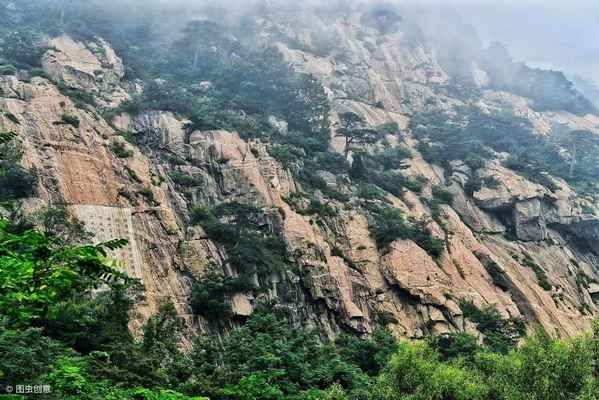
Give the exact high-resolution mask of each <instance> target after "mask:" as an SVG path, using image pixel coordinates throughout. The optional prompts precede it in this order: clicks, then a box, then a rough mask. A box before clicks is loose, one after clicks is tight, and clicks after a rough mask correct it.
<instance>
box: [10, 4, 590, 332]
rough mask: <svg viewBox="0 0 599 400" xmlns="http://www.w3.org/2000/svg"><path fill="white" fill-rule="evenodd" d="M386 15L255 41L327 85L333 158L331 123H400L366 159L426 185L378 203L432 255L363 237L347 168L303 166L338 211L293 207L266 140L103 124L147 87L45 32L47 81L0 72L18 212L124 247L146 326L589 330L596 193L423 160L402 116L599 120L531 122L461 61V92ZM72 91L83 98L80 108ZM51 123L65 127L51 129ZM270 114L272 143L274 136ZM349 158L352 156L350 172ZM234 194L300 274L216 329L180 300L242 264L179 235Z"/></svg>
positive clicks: (494, 165) (354, 16)
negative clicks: (438, 196)
mask: <svg viewBox="0 0 599 400" xmlns="http://www.w3.org/2000/svg"><path fill="white" fill-rule="evenodd" d="M388 21H392V18H390V16H389V15H384V14H381V13H378V14H376V13H375V14H372V13H370V14H369V13H368V12H367V11H365V10H362V9H358V10H355V12H350V13H348V14H347V15H344V16H335V17H330V16H328V17H326V18H325V17H323V16H317V15H313V14H310V13H309V12H308V11H307V12H306V15H295V16H293V18H289V17H285V16H282V15H278V14H275V13H273V14H272V15H269V16H267V17H265V18H262V19H260V20H259V21H257V26H258V29H259V30H260V32H261V35H260V37H261V40H262V41H263V42H264V43H263V44H265V45H268V46H272V47H275V48H277V49H278V50H279V51H280V52H281V53H282V54H283V56H284V58H285V60H286V61H287V62H289V63H290V64H291V65H292V66H293V68H294V69H295V70H297V71H300V72H304V73H309V74H312V75H313V76H314V77H316V79H317V80H318V82H320V84H321V85H322V86H323V87H324V88H325V91H326V93H327V96H328V100H329V102H330V105H331V120H332V126H333V129H332V132H331V139H332V141H331V147H332V148H333V149H334V150H335V151H336V152H338V153H340V154H343V152H344V150H345V149H344V145H345V142H344V140H343V138H342V137H340V136H338V135H337V134H336V131H335V129H336V127H338V126H339V125H338V124H336V123H338V122H339V120H340V117H339V116H340V115H342V114H343V113H347V112H352V113H355V114H357V115H359V116H361V117H362V118H363V119H364V121H365V124H367V125H369V126H380V125H382V124H389V123H396V124H397V126H398V128H399V129H398V131H396V132H388V133H387V136H386V138H385V139H384V140H383V141H381V142H379V144H370V145H366V146H365V149H362V150H363V151H371V150H373V149H376V148H377V146H379V147H381V146H382V147H394V146H399V145H401V146H403V147H405V148H409V149H410V153H411V157H410V158H407V159H405V160H404V161H402V165H401V168H397V170H398V171H399V173H400V174H401V176H403V177H405V178H406V179H409V180H413V181H420V182H422V183H423V184H422V187H421V188H419V189H418V190H412V189H410V188H409V187H406V188H404V189H403V190H402V192H401V193H399V194H401V196H400V195H399V194H398V193H395V195H394V194H391V193H388V192H386V193H384V202H385V203H386V204H390V205H391V206H392V207H393V208H396V209H399V210H401V211H402V212H403V214H404V215H405V216H406V217H414V218H415V219H418V220H423V221H426V227H427V229H428V230H429V231H430V232H431V233H432V236H433V237H435V238H438V239H440V240H442V241H443V251H442V253H441V254H440V255H439V256H438V257H437V256H433V255H431V254H429V253H428V252H427V251H426V250H425V249H423V248H422V247H421V246H419V245H418V244H417V243H416V241H413V240H410V239H409V238H407V239H398V240H395V241H393V242H392V243H390V245H389V246H388V248H387V249H381V248H380V246H377V243H376V242H375V240H374V239H373V237H372V233H371V230H369V226H370V225H371V224H372V218H371V215H369V213H368V210H367V208H365V207H363V206H362V205H363V202H364V200H363V199H361V198H360V197H359V196H358V195H357V194H356V187H355V185H354V184H353V183H352V180H351V178H350V177H349V176H348V175H347V174H346V173H344V174H334V173H331V172H329V171H326V170H325V169H323V170H321V171H316V172H317V174H318V175H319V176H320V177H322V178H323V180H324V181H325V182H326V185H327V187H329V188H332V189H334V190H336V191H338V192H341V193H344V194H346V195H347V196H348V200H347V201H344V200H340V199H331V198H328V197H327V196H326V195H325V194H323V193H322V191H321V190H316V191H315V192H313V193H309V194H310V195H313V196H314V197H315V198H316V199H319V201H320V202H321V203H326V204H327V206H328V207H330V208H332V209H333V210H334V212H331V213H329V214H330V215H325V216H319V215H314V214H309V213H305V212H302V210H301V209H299V208H298V207H297V204H295V203H294V202H292V201H290V198H293V194H294V193H301V192H306V191H309V190H311V189H308V188H305V187H304V186H303V185H302V183H301V182H299V181H298V180H297V179H296V177H295V174H294V173H293V171H292V170H291V169H290V168H289V166H284V165H283V164H282V163H281V162H280V161H278V160H277V159H276V158H273V157H272V156H271V150H272V149H273V147H275V145H274V144H273V143H271V142H270V141H269V140H268V138H262V139H261V140H259V139H251V140H250V139H243V138H242V137H243V136H242V135H240V134H239V133H238V132H233V131H225V130H210V131H206V130H195V131H191V132H190V131H189V129H188V125H187V123H188V122H189V121H188V120H187V119H186V118H185V117H184V116H182V115H178V114H176V113H173V112H170V111H164V110H160V109H156V110H152V111H144V112H142V113H139V114H137V115H134V114H130V113H127V112H120V110H119V111H118V112H117V113H116V114H117V115H115V113H112V114H110V113H107V112H106V111H109V110H111V109H115V107H117V106H118V105H119V104H120V103H121V102H122V101H124V100H126V99H128V98H130V97H131V96H134V95H136V94H137V93H140V92H141V91H143V87H142V85H140V84H137V83H136V82H130V81H125V80H124V74H125V67H126V66H125V65H124V63H123V61H122V60H121V59H120V58H119V55H118V54H117V53H116V52H115V51H114V50H113V49H112V47H111V45H110V43H108V42H106V41H104V40H102V39H95V40H87V41H78V40H75V39H73V38H71V37H68V36H60V37H56V38H53V39H51V41H50V44H51V46H50V50H48V51H47V52H46V54H45V56H44V58H43V68H44V71H45V75H46V76H45V77H39V76H38V77H33V78H30V77H28V76H23V74H18V75H17V76H3V77H0V88H1V89H2V97H1V98H0V109H1V110H2V111H3V113H2V116H0V119H1V122H2V125H3V126H4V127H5V128H6V129H8V130H12V131H15V132H17V133H19V135H20V138H21V140H22V141H23V147H24V157H23V164H24V165H25V166H27V167H29V168H35V169H36V170H37V171H38V191H37V192H38V194H37V196H36V197H35V198H30V199H27V200H25V201H24V208H25V209H26V210H28V212H34V211H35V210H37V209H39V208H40V207H43V206H44V205H47V204H50V205H52V204H66V205H67V206H68V209H69V210H70V211H71V213H72V214H73V215H74V216H76V217H77V218H78V219H79V220H81V221H82V222H84V223H85V226H86V229H87V230H88V231H90V232H92V233H93V234H94V236H95V238H96V239H97V240H107V239H111V238H115V237H119V238H124V239H128V241H129V245H128V247H127V248H125V249H123V250H121V251H119V252H118V253H116V254H114V256H115V257H116V258H117V259H118V260H119V261H120V262H121V263H122V265H123V266H124V269H125V270H126V272H127V273H128V274H130V275H131V276H134V277H136V278H139V279H140V280H141V281H142V282H143V284H144V285H145V290H146V301H145V302H144V303H143V304H142V305H140V311H142V313H143V314H144V315H146V316H148V315H150V314H151V313H152V312H154V311H155V310H156V307H157V304H158V303H159V302H160V301H162V300H163V299H170V300H172V301H173V302H174V303H175V305H176V307H177V310H178V311H179V313H180V314H181V315H182V316H184V317H185V318H186V321H187V323H188V328H189V332H190V334H191V333H193V332H197V330H198V329H200V330H221V329H226V326H227V324H235V323H236V321H239V320H242V319H243V318H245V317H247V316H248V315H250V314H251V313H252V312H253V309H254V307H255V306H256V305H257V304H258V303H260V302H268V301H271V302H273V303H274V304H275V305H276V307H280V308H285V309H288V310H289V313H290V316H291V317H292V319H293V320H294V321H296V322H298V323H302V324H304V325H306V326H312V327H315V328H317V329H319V330H321V331H322V332H324V333H326V334H327V335H330V336H334V335H336V334H338V333H340V332H341V331H352V332H355V333H357V334H364V333H368V332H371V331H372V330H373V329H374V327H375V326H376V325H377V324H387V325H388V326H389V327H390V328H391V329H392V331H393V332H394V333H395V334H397V335H398V336H402V337H409V338H419V337H423V336H425V335H429V334H435V333H442V332H454V331H464V330H466V331H471V332H476V325H475V324H474V323H472V322H471V321H470V320H469V319H468V318H465V317H464V315H463V311H462V309H461V304H463V302H464V301H471V302H473V303H474V304H475V305H476V306H478V307H485V306H488V305H490V306H494V307H496V308H497V310H498V311H499V312H500V313H501V315H502V316H503V317H505V318H520V317H523V318H524V319H525V320H526V321H527V322H529V326H531V327H532V326H534V325H535V324H540V325H541V326H543V327H544V328H546V329H547V330H548V331H550V332H553V333H555V334H559V335H573V334H576V333H578V332H580V331H582V330H584V329H586V328H588V326H589V323H590V321H591V320H592V318H593V317H596V316H597V315H598V314H599V297H598V296H599V286H598V285H599V257H598V255H599V245H598V243H599V218H597V217H596V216H595V215H594V213H596V212H597V202H596V200H594V199H593V197H592V196H589V195H581V194H578V193H577V191H576V189H575V188H572V187H571V186H570V185H569V184H568V183H567V182H566V181H565V180H564V179H561V178H560V177H557V176H552V175H550V174H547V175H546V176H545V179H544V180H543V181H539V180H533V179H531V177H530V176H528V175H527V174H523V173H519V172H518V171H517V170H514V169H510V168H508V167H506V164H505V162H504V161H505V160H506V159H507V158H508V156H509V154H506V153H502V152H494V153H493V155H492V156H491V157H489V159H488V160H487V162H486V163H485V165H484V166H483V167H482V168H479V169H477V170H476V171H474V170H473V169H472V167H471V166H469V165H468V163H467V162H465V161H466V160H452V161H451V162H450V163H444V164H443V163H441V164H440V163H435V162H431V161H430V160H429V161H427V160H425V158H426V157H424V155H423V154H421V152H420V150H422V147H421V144H422V143H421V142H423V140H424V139H422V137H421V136H417V135H415V134H414V132H413V129H414V124H413V117H414V116H415V115H417V114H418V113H421V112H424V111H431V110H432V111H434V112H436V113H439V114H443V113H446V112H450V113H451V112H452V110H456V109H459V107H462V106H470V107H474V108H476V109H478V110H480V111H481V112H482V113H488V112H491V111H495V110H506V109H507V110H510V111H511V112H513V113H514V114H515V115H517V116H519V117H522V118H524V119H526V120H528V121H529V122H530V124H531V125H532V126H533V127H534V132H535V133H536V134H537V135H540V136H548V135H552V134H554V132H557V131H559V132H571V131H576V130H587V131H590V132H593V133H597V134H599V129H598V128H597V127H598V126H599V117H597V116H594V115H592V114H588V115H575V114H572V113H569V112H567V111H564V110H551V111H539V110H538V108H536V107H534V102H533V100H531V99H530V98H527V97H522V96H521V95H517V94H514V93H511V92H506V91H500V90H499V89H498V88H497V87H494V86H493V85H492V84H491V83H490V81H489V78H488V74H489V72H488V71H486V70H485V66H484V65H482V64H481V65H479V64H477V63H472V65H469V66H468V68H469V71H470V74H471V82H472V87H473V88H474V90H477V91H479V92H480V96H478V97H476V98H475V99H471V98H467V96H465V95H464V92H465V90H466V89H461V88H460V87H459V86H456V84H455V82H454V81H453V80H452V77H451V76H450V74H449V72H447V71H446V70H445V69H444V66H442V63H441V62H440V61H439V60H438V59H437V56H436V52H435V51H434V49H433V48H428V47H427V46H426V45H425V44H424V43H419V44H418V43H416V44H415V43H414V42H413V41H412V40H411V38H410V36H409V34H408V33H409V32H408V31H406V30H404V29H403V24H402V23H398V24H399V25H398V27H396V28H395V29H383V27H382V25H381V24H383V23H385V24H387V23H388ZM384 27H386V25H384ZM321 31H326V32H327V34H330V35H332V36H333V37H334V38H335V46H334V48H333V50H332V51H330V52H323V51H319V49H318V43H315V42H314V40H315V39H314V37H315V36H314V35H312V33H313V32H321ZM281 32H283V34H282V33H281ZM298 43H299V44H301V45H298ZM202 84H204V85H209V84H210V83H209V82H203V83H202ZM65 86H68V87H69V88H70V89H69V90H70V91H65V90H64V87H65ZM469 87H470V86H469ZM448 88H449V89H453V90H449V89H448ZM74 89H76V90H77V93H84V94H88V95H91V96H93V99H94V102H93V103H89V102H88V103H85V104H81V103H80V102H78V101H77V99H76V96H73V90H74ZM9 115H10V116H11V117H10V118H9V117H8V116H9ZM65 115H68V116H70V117H75V118H76V120H77V121H78V122H77V123H76V124H72V123H71V124H70V123H68V120H67V122H65V118H64V116H65ZM273 121H274V122H273V125H277V126H279V128H280V129H281V131H284V124H277V123H276V122H277V121H276V120H275V119H274V118H273ZM289 134H291V133H289ZM126 139H129V140H126ZM430 140H431V141H433V142H434V141H435V137H434V136H431V138H430ZM355 153H356V152H355V151H350V152H349V158H350V160H351V159H352V154H355ZM354 161H355V158H354ZM173 172H177V173H180V174H181V173H182V174H185V175H186V176H188V177H191V178H192V183H190V184H189V185H185V187H183V186H182V185H181V184H180V183H178V182H176V180H175V179H174V178H173ZM474 175H476V177H477V178H478V179H480V180H482V181H492V182H493V184H492V185H481V186H480V187H477V188H475V190H472V189H471V188H469V187H468V182H469V181H470V180H471V179H472V177H473V176H474ZM439 187H441V188H443V190H445V191H447V192H449V193H450V194H451V195H452V196H451V201H447V202H446V203H447V204H436V203H435V202H434V201H433V200H434V199H435V194H434V193H435V190H437V188H439ZM232 201H235V202H240V203H244V204H252V205H254V206H256V207H259V208H261V209H262V210H263V211H264V213H263V216H262V218H263V219H264V221H263V222H262V223H263V224H265V225H268V226H271V227H272V229H273V230H276V231H277V232H280V234H281V235H282V237H283V239H284V241H285V244H286V246H287V251H288V253H289V254H291V255H293V263H294V265H295V266H296V268H294V269H291V270H285V271H280V272H273V273H272V274H271V275H270V277H269V279H268V281H267V282H266V283H265V282H264V281H262V282H260V285H261V286H262V287H261V290H254V291H241V292H236V293H232V294H231V295H230V296H227V300H226V301H228V302H230V304H231V310H232V313H233V318H231V319H229V320H228V322H227V323H226V324H221V323H218V324H215V323H214V321H208V320H206V319H204V318H202V317H200V316H197V315H194V314H193V313H192V311H191V309H190V306H189V297H190V292H191V288H192V286H193V284H194V282H196V281H198V280H201V279H202V277H203V276H204V273H205V271H206V268H207V267H208V266H209V265H216V266H217V267H218V269H219V271H221V273H223V274H225V275H228V276H236V275H238V274H239V271H236V270H235V269H234V268H232V267H231V265H230V264H229V263H228V257H227V253H226V249H225V248H224V247H223V246H222V245H221V244H219V243H217V242H215V241H213V240H210V238H209V237H208V235H207V234H206V232H204V231H203V230H202V228H201V227H200V226H199V225H193V224H192V223H191V221H192V218H191V212H192V209H193V208H194V207H195V206H197V205H198V204H201V205H204V206H214V205H217V204H221V203H226V202H232Z"/></svg>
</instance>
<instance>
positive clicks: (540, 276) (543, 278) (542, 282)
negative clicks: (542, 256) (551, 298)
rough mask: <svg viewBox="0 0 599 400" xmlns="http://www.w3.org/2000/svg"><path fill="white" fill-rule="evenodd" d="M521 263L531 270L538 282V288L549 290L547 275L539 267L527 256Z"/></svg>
mask: <svg viewBox="0 0 599 400" xmlns="http://www.w3.org/2000/svg"><path fill="white" fill-rule="evenodd" d="M522 263H523V264H524V265H525V266H526V267H529V268H532V270H533V272H534V273H535V276H536V277H537V281H538V282H539V286H540V287H542V288H543V290H547V291H549V290H551V284H550V283H549V278H548V277H547V273H546V272H545V271H544V270H543V268H541V267H539V265H538V264H536V263H535V262H534V261H533V259H532V258H530V256H529V255H526V256H525V257H524V260H523V261H522Z"/></svg>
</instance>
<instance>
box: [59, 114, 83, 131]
mask: <svg viewBox="0 0 599 400" xmlns="http://www.w3.org/2000/svg"><path fill="white" fill-rule="evenodd" d="M54 124H55V125H71V126H73V127H75V128H79V124H80V121H79V118H78V117H77V116H75V115H71V114H62V115H61V116H60V121H58V122H55V123H54Z"/></svg>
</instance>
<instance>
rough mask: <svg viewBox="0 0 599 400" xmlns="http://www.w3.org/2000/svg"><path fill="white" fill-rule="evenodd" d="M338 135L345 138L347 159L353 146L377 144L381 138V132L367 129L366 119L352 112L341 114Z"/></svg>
mask: <svg viewBox="0 0 599 400" xmlns="http://www.w3.org/2000/svg"><path fill="white" fill-rule="evenodd" d="M336 135H337V136H342V137H344V138H345V149H344V152H345V158H347V155H348V154H349V151H350V150H351V146H352V145H354V144H367V143H376V142H377V141H378V140H379V139H380V138H381V132H379V131H378V130H376V129H373V128H367V127H365V121H364V119H363V118H362V117H361V116H359V115H358V114H356V113H355V112H352V111H347V112H344V113H342V114H339V123H338V125H337V130H336Z"/></svg>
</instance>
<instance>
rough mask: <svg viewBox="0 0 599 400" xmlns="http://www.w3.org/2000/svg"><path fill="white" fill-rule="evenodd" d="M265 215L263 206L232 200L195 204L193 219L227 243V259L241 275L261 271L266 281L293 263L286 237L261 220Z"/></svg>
mask: <svg viewBox="0 0 599 400" xmlns="http://www.w3.org/2000/svg"><path fill="white" fill-rule="evenodd" d="M263 217H264V213H263V211H262V210H261V209H259V208H256V207H253V206H249V205H245V204H241V203H236V202H232V203H223V204H220V205H218V206H216V207H213V208H211V209H206V208H202V207H196V208H194V209H193V210H192V212H191V223H192V224H199V225H201V226H202V228H203V229H204V232H206V236H207V237H208V238H209V239H211V240H214V241H215V242H216V243H218V244H220V245H221V246H223V248H224V249H225V250H226V254H227V259H226V262H228V263H229V264H230V265H231V266H232V267H233V268H234V269H235V270H236V271H237V272H238V273H239V275H240V277H242V278H246V277H250V276H252V275H253V274H254V273H257V274H258V276H259V277H260V279H261V280H264V281H266V279H267V278H268V277H270V275H271V274H272V273H273V272H277V271H284V270H286V269H287V268H288V267H289V266H290V264H291V263H290V261H289V260H290V257H289V255H288V254H287V245H286V243H285V241H284V240H283V239H282V238H281V237H280V235H279V234H277V233H275V232H272V231H271V230H270V229H269V228H268V227H267V226H265V225H263V223H261V222H260V221H261V220H262V218H263Z"/></svg>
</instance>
